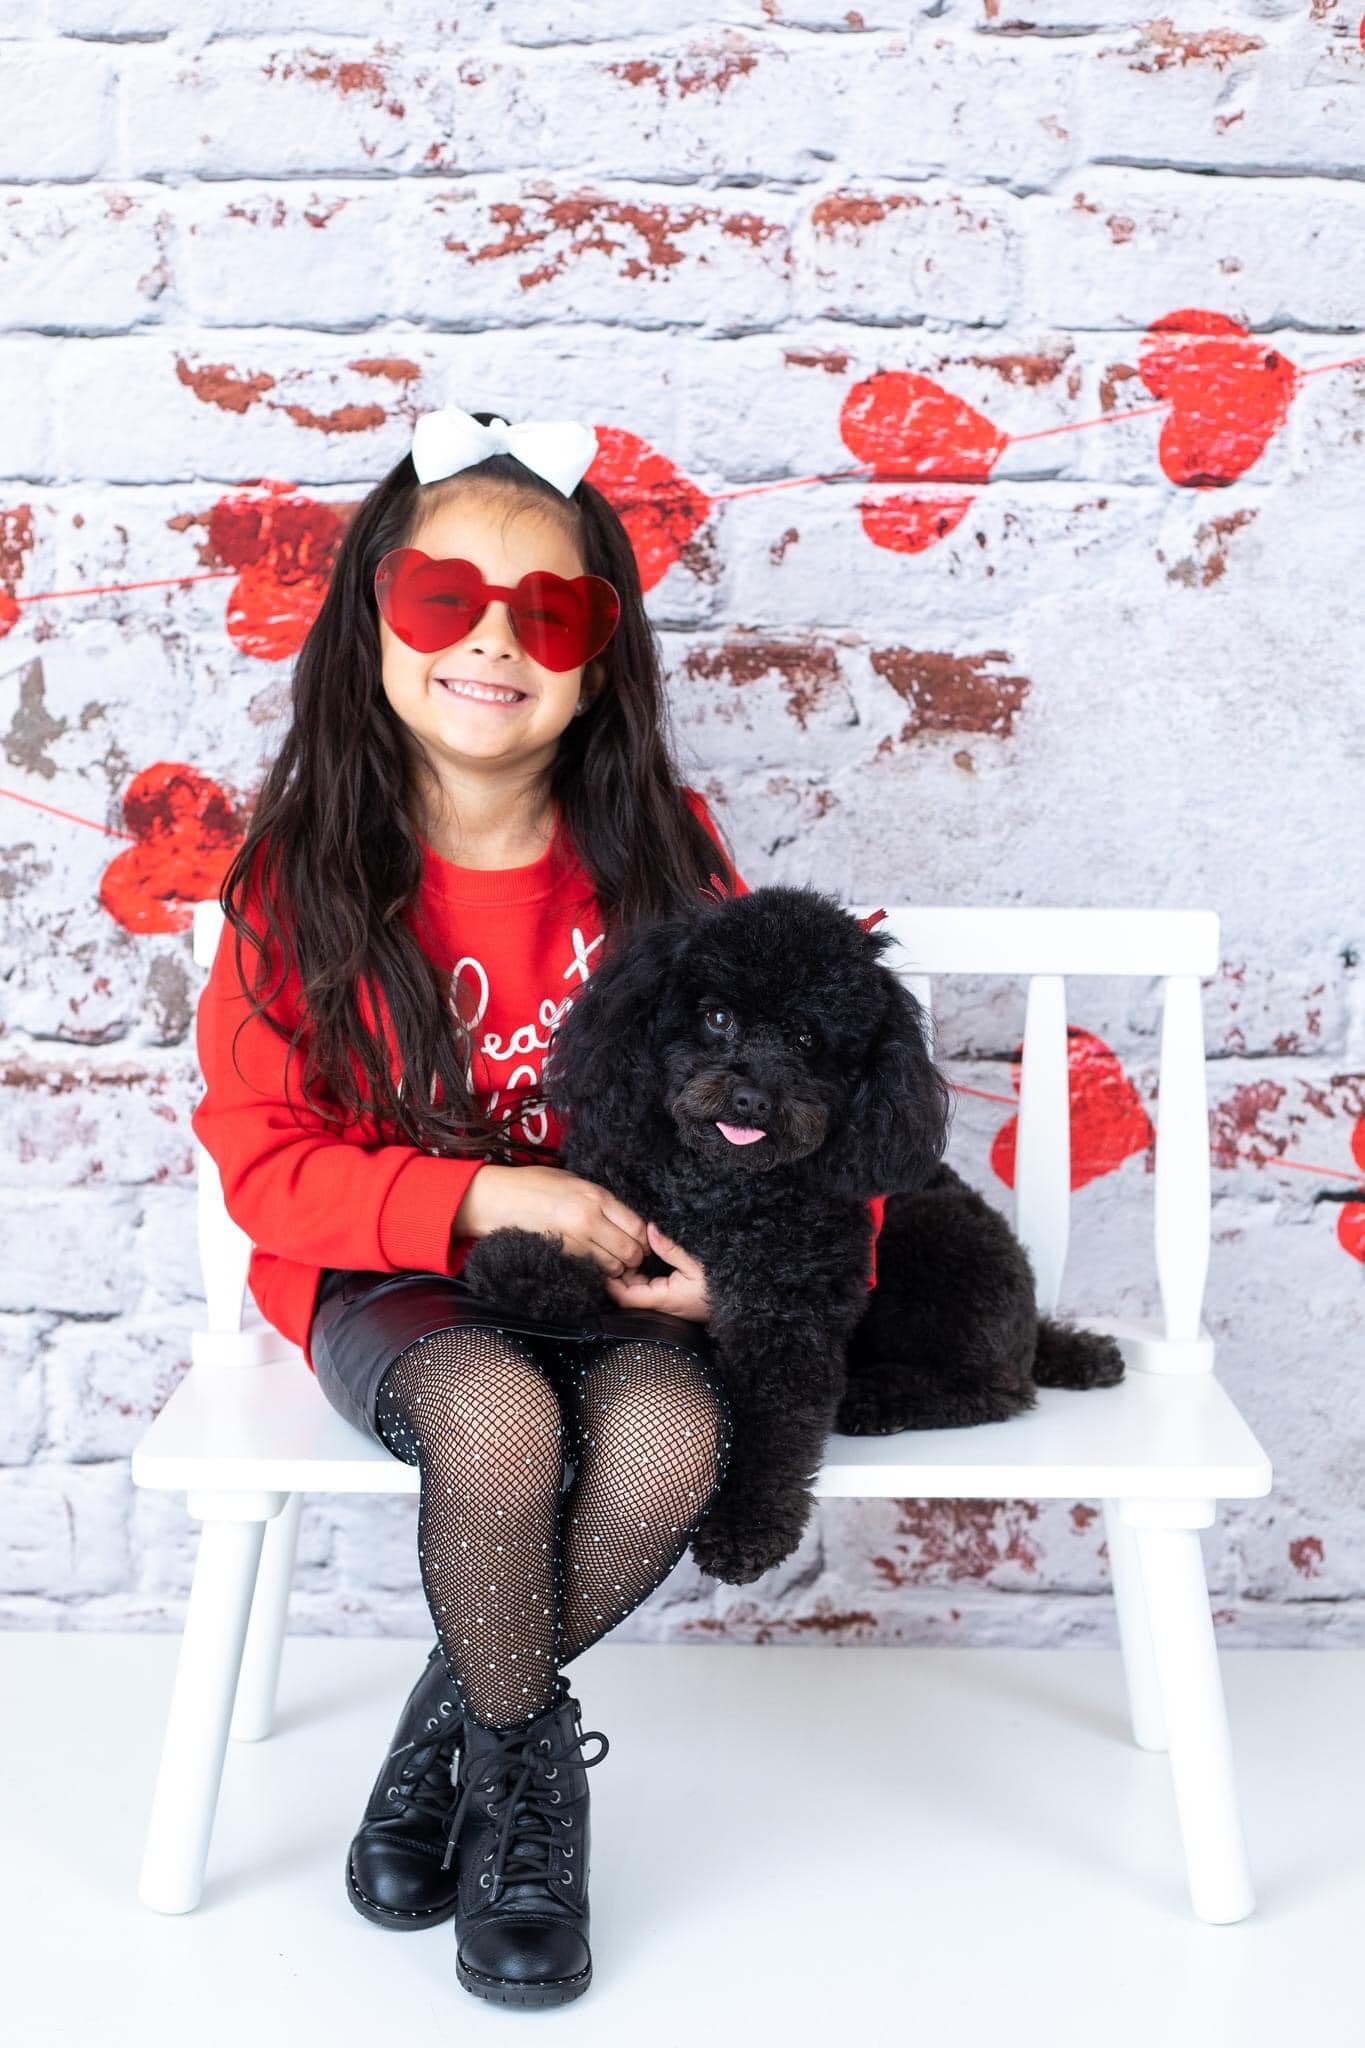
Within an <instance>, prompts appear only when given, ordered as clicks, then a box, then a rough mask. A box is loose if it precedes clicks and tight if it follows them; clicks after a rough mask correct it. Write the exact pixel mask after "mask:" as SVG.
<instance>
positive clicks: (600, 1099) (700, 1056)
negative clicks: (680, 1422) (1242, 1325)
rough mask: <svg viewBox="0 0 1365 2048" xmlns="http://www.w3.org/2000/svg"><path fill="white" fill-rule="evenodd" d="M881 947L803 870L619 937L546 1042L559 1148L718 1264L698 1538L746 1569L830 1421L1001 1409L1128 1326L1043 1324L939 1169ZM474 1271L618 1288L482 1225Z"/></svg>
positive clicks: (581, 1287)
mask: <svg viewBox="0 0 1365 2048" xmlns="http://www.w3.org/2000/svg"><path fill="white" fill-rule="evenodd" d="M870 922H872V920H869V923H870ZM890 943H891V936H890V934H889V933H886V932H875V931H871V930H869V929H867V928H865V927H864V926H863V924H862V923H861V922H860V920H858V919H856V918H854V917H853V916H851V915H850V914H849V913H848V912H847V911H845V910H843V909H841V908H840V907H839V905H838V904H837V903H835V902H834V901H833V899H832V898H830V897H827V896H824V895H822V894H820V893H819V892H817V891H815V890H813V889H798V888H788V887H778V886H767V887H763V888H760V889H756V890H753V891H752V892H751V893H750V894H749V895H747V896H741V897H737V898H734V899H731V900H728V901H725V902H723V903H720V904H719V906H718V907H715V908H705V907H703V908H700V909H699V910H698V911H697V912H696V913H694V914H692V915H686V916H679V917H675V918H670V919H667V920H664V921H661V922H659V923H656V924H654V925H650V926H647V927H644V928H641V929H638V930H636V931H634V932H632V933H630V934H627V935H626V936H625V938H624V939H623V941H622V942H621V943H620V944H619V946H618V947H617V948H616V950H614V951H613V952H611V953H609V954H608V955H606V956H605V957H604V958H603V959H602V961H601V963H600V964H599V965H598V967H597V968H596V970H595V971H594V973H593V974H592V975H590V977H589V979H588V981H587V983H586V985H585V987H584V989H583V991H582V992H581V994H580V995H579V996H578V998H577V999H576V1001H575V1003H574V1007H573V1008H572V1010H571V1011H570V1012H569V1013H568V1015H567V1016H566V1017H565V1019H564V1020H563V1022H562V1024H561V1025H560V1027H559V1029H558V1031H557V1032H556V1034H555V1036H554V1039H553V1041H552V1044H551V1046H550V1048H549V1051H548V1052H547V1055H546V1060H545V1065H544V1069H543V1073H542V1086H543V1088H544V1089H545V1092H546V1094H547V1096H548V1097H549V1099H550V1101H551V1103H552V1105H553V1106H554V1109H555V1112H556V1114H557V1115H558V1116H559V1117H560V1118H561V1119H562V1121H563V1123H564V1125H565V1137H564V1142H563V1145H562V1147H561V1151H560V1163H561V1164H562V1165H563V1166H564V1167H566V1168H567V1169H568V1171H570V1172H572V1173H576V1174H580V1175H582V1176H583V1178H584V1179H587V1180H592V1181H595V1182H597V1184H598V1185H599V1186H602V1187H606V1188H609V1189H610V1190H611V1192H612V1193H613V1194H615V1195H617V1196H618V1197H619V1198H620V1199H621V1200H622V1201H624V1202H627V1203H628V1204H629V1205H630V1206H631V1207H632V1208H633V1209H635V1210H636V1211H637V1212H638V1213H639V1214H640V1215H641V1216H645V1217H648V1218H650V1219H651V1220H652V1221H654V1222H655V1223H657V1224H658V1225H659V1227H660V1228H661V1229H662V1230H663V1231H664V1232H665V1234H666V1235H668V1236H669V1237H672V1238H673V1239H675V1240H676V1242H677V1243H679V1244H680V1245H682V1246H684V1248H685V1249H686V1250H687V1251H688V1252H690V1253H691V1254H692V1256H693V1257H694V1258H696V1259H697V1260H699V1261H700V1263H701V1266H702V1268H703V1271H704V1272H705V1274H706V1284H707V1293H708V1297H709V1299H710V1302H711V1313H710V1317H709V1319H708V1325H707V1327H708V1330H709V1332H710V1336H711V1340H712V1346H713V1350H714V1354H715V1359H716V1365H717V1369H718V1372H719V1374H720V1376H721V1378H722V1382H723V1384H724V1388H725V1391H726V1394H727V1396H728V1398H729V1402H730V1408H731V1425H732V1426H731V1439H732V1442H731V1454H730V1462H729V1467H728V1470H727V1472H726V1476H725V1479H724V1481H723V1482H722V1485H721V1489H720V1492H719V1494H718V1495H717V1498H716V1500H715V1502H714V1503H713V1505H712V1507H711V1509H710V1511H709V1513H708V1514H707V1516H706V1519H705V1520H704V1521H703V1522H702V1524H701V1525H700V1527H699V1528H698V1529H697V1531H696V1533H695V1535H694V1536H693V1539H692V1545H691V1549H692V1555H693V1557H694V1558H695V1559H696V1561H697V1563H698V1564H699V1565H700V1566H701V1568H702V1570H703V1571H706V1572H708V1573H710V1574H711V1575H712V1576H713V1577H715V1578H718V1579H724V1580H726V1581H727V1582H729V1583H730V1584H734V1585H743V1584H746V1583H748V1582H749V1581H751V1580H753V1579H756V1578H759V1577H761V1576H762V1574H763V1573H764V1572H766V1571H769V1570H771V1569H772V1567H773V1566H774V1565H776V1564H780V1563H781V1561H782V1559H783V1558H785V1557H787V1556H789V1555H790V1554H791V1552H792V1551H793V1550H794V1549H795V1548H796V1547H797V1545H798V1544H799V1542H800V1540H801V1536H802V1534H803V1532H804V1530H805V1527H806V1524H807V1521H808V1519H809V1516H810V1511H811V1507H812V1505H813V1499H814V1497H813V1495H812V1494H811V1491H810V1481H811V1480H812V1479H814V1477H815V1476H816V1474H817V1472H818V1471H819V1468H820V1466H821V1464H822V1462H823V1459H824V1453H825V1447H826V1442H827V1439H828V1437H829V1434H830V1431H831V1430H832V1429H838V1430H840V1431H843V1432H846V1433H848V1434H852V1435H867V1434H877V1433H887V1432H890V1431H894V1430H899V1429H914V1428H931V1427H949V1426H953V1425H961V1424H970V1423H976V1422H986V1421H996V1420H1002V1419H1004V1418H1005V1417H1006V1416H1008V1415H1012V1414H1015V1413H1017V1412H1018V1411H1019V1410H1020V1409H1022V1408H1026V1407H1029V1406H1031V1405H1032V1404H1033V1402H1034V1401H1035V1400H1036V1398H1037V1395H1036V1391H1035V1386H1036V1384H1037V1383H1042V1384H1048V1385H1055V1386H1090V1385H1104V1384H1109V1383H1111V1382H1112V1381H1113V1380H1114V1379H1117V1378H1120V1377H1122V1371H1123V1366H1122V1360H1121V1358H1120V1356H1119V1353H1118V1350H1117V1347H1116V1346H1115V1345H1114V1344H1113V1343H1112V1340H1110V1339H1108V1338H1105V1337H1099V1336H1094V1335H1091V1334H1089V1333H1086V1332H1073V1331H1070V1330H1066V1329H1064V1328H1062V1326H1060V1325H1058V1324H1055V1323H1048V1322H1043V1323H1040V1320H1039V1318H1038V1315H1037V1312H1036V1308H1035V1306H1034V1282H1033V1274H1032V1269H1031V1267H1030V1265H1029V1261H1028V1257H1027V1254H1026V1253H1025V1251H1024V1249H1023V1247H1022V1246H1021V1245H1020V1244H1019V1242H1018V1240H1017V1239H1016V1238H1015V1237H1014V1235H1013V1233H1012V1232H1011V1231H1010V1229H1009V1226H1008V1225H1007V1224H1006V1222H1005V1221H1004V1219H1003V1217H1001V1216H1000V1215H999V1213H998V1212H997V1211H996V1210H994V1209H993V1208H992V1207H991V1206H990V1204H989V1203H987V1202H985V1201H984V1200H983V1198H982V1197H981V1196H979V1195H977V1194H976V1193H975V1192H974V1191H973V1190H972V1189H971V1188H969V1187H968V1186H967V1185H966V1183H965V1182H963V1181H962V1180H961V1179H960V1178H959V1177H958V1176H957V1175H956V1174H955V1173H954V1172H953V1171H952V1169H951V1168H950V1167H947V1166H945V1165H943V1164H942V1154H943V1151H944V1148H945V1146H946V1143H947V1135H948V1122H949V1113H950V1108H951V1101H952V1097H951V1091H950V1089H949V1087H948V1084H947V1083H946V1081H945V1080H944V1079H943V1077H942V1076H941V1075H940V1074H939V1072H938V1070H937V1069H936V1067H935V1066H934V1065H933V1062H932V1060H931V1059H930V1057H929V1053H928V1051H927V1040H926V1035H925V1031H924V1014H923V1011H922V1010H921V1008H920V1005H919V1004H918V1003H917V1002H916V1001H915V999H914V997H913V996H912V995H911V993H910V991H909V990H908V989H907V988H906V986H905V984H904V982H903V981H902V980H901V979H900V977H899V975H897V974H896V973H895V972H894V970H893V969H892V968H890V967H888V966H886V965H885V964H883V963H882V962H881V960H880V958H879V956H880V954H881V952H882V951H883V949H884V948H885V947H886V946H887V945H889V944H890ZM755 1131H761V1132H762V1136H761V1137H755V1136H753V1133H754V1132H755ZM873 1195H887V1196H888V1197H889V1198H890V1199H889V1200H888V1201H887V1203H886V1210H885V1217H884V1222H883V1227H882V1231H881V1235H880V1237H879V1238H878V1242H877V1286H876V1288H875V1289H874V1290H873V1291H872V1292H871V1293H870V1294H869V1291H868V1288H867V1271H868V1265H869V1258H870V1252H871V1219H870V1217H869V1215H868V1212H867V1208H866V1203H867V1201H868V1199H869V1198H870V1197H871V1196H873ZM667 1270H668V1269H667V1267H666V1266H665V1265H664V1263H663V1262H662V1261H661V1260H659V1259H657V1258H656V1256H655V1255H654V1254H653V1253H652V1252H651V1253H650V1254H648V1256H647V1257H646V1259H645V1260H644V1262H643V1264H642V1266H641V1268H640V1271H641V1272H642V1273H643V1274H644V1275H645V1276H646V1277H648V1276H649V1275H650V1274H651V1273H656V1272H657V1273H663V1272H666V1271H667ZM463 1272H464V1277H465V1279H466V1281H467V1283H468V1284H469V1286H470V1287H471V1289H472V1290H473V1291H474V1292H475V1293H477V1294H481V1295H486V1296H488V1297H490V1298H492V1299H494V1300H496V1301H499V1302H504V1303H506V1304H507V1306H508V1307H510V1308H516V1309H520V1310H521V1311H523V1312H524V1313H526V1314H528V1315H531V1316H535V1317H539V1318H542V1319H545V1320H550V1321H554V1320H561V1321H566V1322H570V1321H572V1320H574V1319H575V1317H576V1316H578V1315H580V1314H584V1313H586V1314H588V1315H592V1314H595V1313H596V1312H597V1311H598V1310H600V1309H602V1308H603V1307H606V1306H611V1305H612V1303H611V1297H610V1296H609V1295H608V1294H607V1293H606V1289H605V1284H604V1281H603V1276H602V1272H601V1269H600V1267H599V1266H598V1265H597V1263H596V1261H595V1260H593V1259H590V1258H587V1257H575V1256H572V1255H570V1254H566V1253H565V1252H564V1251H563V1248H562V1246H561V1245H560V1244H559V1243H558V1242H557V1241H556V1240H555V1239H553V1238H552V1237H550V1236H548V1235H541V1234H538V1233H536V1232H533V1231H526V1230H516V1229H510V1230H499V1231H494V1232H492V1233H491V1234H490V1235H489V1236H488V1237H486V1238H483V1239H481V1240H480V1241H479V1242H478V1243H477V1244H476V1245H474V1246H473V1247H472V1249H471V1250H470V1252H469V1254H468V1257H467V1258H466V1260H465V1264H464V1268H463Z"/></svg>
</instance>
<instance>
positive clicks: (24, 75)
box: [0, 37, 118, 291]
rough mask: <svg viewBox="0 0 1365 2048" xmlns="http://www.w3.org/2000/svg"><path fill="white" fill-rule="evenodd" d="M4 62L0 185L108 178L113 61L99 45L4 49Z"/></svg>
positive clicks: (40, 43)
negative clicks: (1, 182) (104, 175)
mask: <svg viewBox="0 0 1365 2048" xmlns="http://www.w3.org/2000/svg"><path fill="white" fill-rule="evenodd" d="M4 54H5V70H4V98H3V102H0V104H2V105H3V119H0V178H3V179H5V180H7V181H9V182H11V183H14V184H27V183H28V182H29V181H30V180H37V179H43V180H46V179H54V180H63V179H67V178H92V177H97V176H99V174H100V173H101V172H102V171H105V170H107V169H108V168H109V165H110V159H111V156H112V154H113V151H114V146H115V132H116V131H115V114H116V100H115V83H116V74H117V63H118V60H117V57H116V56H115V54H114V53H113V52H112V51H110V50H109V49H107V48H106V47H105V46H104V45H103V44H102V43H76V42H67V41H66V40H64V39H61V38H58V37H51V38H47V37H44V38H42V39H40V40H35V41H33V42H20V41H15V42H7V43H6V44H5V53H4ZM58 108H60V110H61V113H60V118H56V114H55V110H56V109H58ZM0 232H3V231H2V230H0ZM81 260H82V261H84V260H85V252H84V251H82V252H81ZM7 291H8V288H7Z"/></svg>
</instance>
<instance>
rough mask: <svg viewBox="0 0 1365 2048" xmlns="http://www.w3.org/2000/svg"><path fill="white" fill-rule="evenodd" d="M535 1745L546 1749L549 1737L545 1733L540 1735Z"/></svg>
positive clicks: (548, 1745) (548, 1744)
mask: <svg viewBox="0 0 1365 2048" xmlns="http://www.w3.org/2000/svg"><path fill="white" fill-rule="evenodd" d="M536 1747H537V1748H538V1749H548V1748H549V1747H550V1739H549V1737H548V1736H547V1735H542V1736H541V1738H540V1741H539V1742H538V1743H537V1745H536Z"/></svg>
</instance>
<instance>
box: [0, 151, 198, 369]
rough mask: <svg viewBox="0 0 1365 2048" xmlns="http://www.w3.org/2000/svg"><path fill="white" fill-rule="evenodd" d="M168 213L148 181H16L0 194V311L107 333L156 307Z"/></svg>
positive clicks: (11, 318)
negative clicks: (0, 281) (2, 256)
mask: <svg viewBox="0 0 1365 2048" xmlns="http://www.w3.org/2000/svg"><path fill="white" fill-rule="evenodd" d="M172 232H173V215H172V212H171V209H170V208H169V207H168V205H167V204H166V200H165V197H164V195H163V194H161V193H159V192H156V191H154V190H152V189H151V188H150V187H143V188H141V189H139V188H136V187H134V188H131V189H127V188H123V187H119V186H115V185H103V184H101V185H71V186H67V187H61V186H41V185H31V186H20V187H17V188H16V189H15V190H12V191H10V192H8V193H6V194H5V196H4V198H3V200H0V242H2V243H3V245H4V248H5V251H6V264H5V271H4V294H3V297H2V298H0V319H3V321H4V324H5V325H6V326H7V327H21V328H29V329H33V328H41V329H43V330H45V331H46V332H48V333H51V334H61V333H72V332H75V333H79V334H98V333H101V332H109V333H117V332H119V331H121V330H123V329H126V328H129V327H133V326H137V325H138V324H140V323H143V322H147V321H155V320H157V319H158V318H159V317H160V314H161V301H162V298H163V295H164V294H165V292H166V290H167V288H168V286H169V285H170V284H171V282H172V269H171V261H170V258H171V249H170V243H171V237H172Z"/></svg>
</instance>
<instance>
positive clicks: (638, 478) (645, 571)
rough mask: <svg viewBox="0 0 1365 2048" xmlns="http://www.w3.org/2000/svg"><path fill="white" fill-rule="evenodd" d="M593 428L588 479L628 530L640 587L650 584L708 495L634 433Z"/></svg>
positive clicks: (687, 535)
mask: <svg viewBox="0 0 1365 2048" xmlns="http://www.w3.org/2000/svg"><path fill="white" fill-rule="evenodd" d="M596 432H597V453H596V455H594V457H593V459H592V467H591V468H590V469H589V471H588V473H587V476H588V482H589V483H590V484H591V485H592V486H593V488H594V489H595V490H599V491H601V493H602V495H603V497H604V498H607V499H609V500H610V502H611V504H612V507H613V508H614V510H615V511H616V513H617V515H618V517H619V518H620V521H621V524H622V525H623V526H624V527H625V529H626V532H627V533H628V534H629V536H630V544H631V547H632V548H633V549H634V551H635V561H636V565H637V567H638V568H639V571H640V587H641V589H642V590H652V589H653V588H654V585H655V584H656V583H658V582H659V581H660V580H661V579H662V578H663V577H664V576H665V575H666V574H667V573H668V571H669V570H670V569H671V568H672V566H673V564H674V563H675V562H676V561H677V559H678V557H679V555H681V553H682V551H683V549H684V548H685V547H686V546H687V544H688V542H689V541H690V540H691V538H692V536H693V534H694V533H695V532H696V531H697V528H698V527H699V526H700V525H702V523H703V521H705V520H706V519H708V518H709V517H710V516H711V500H710V499H709V498H708V497H707V495H706V493H705V491H703V490H701V489H700V488H699V487H698V486H697V485H696V484H694V483H690V482H689V481H688V479H687V478H686V477H685V476H684V475H683V473H682V471H681V470H680V469H676V468H675V467H674V465H673V464H672V463H671V462H670V461H669V459H668V457H667V456H666V455H660V453H659V451H658V449H657V448H651V447H650V445H649V443H648V442H647V441H642V440H641V439H640V437H639V435H638V434H631V433H628V432H627V431H626V429H625V428H624V427H598V428H597V429H596Z"/></svg>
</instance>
